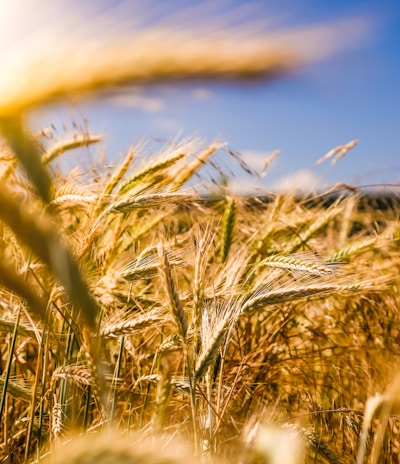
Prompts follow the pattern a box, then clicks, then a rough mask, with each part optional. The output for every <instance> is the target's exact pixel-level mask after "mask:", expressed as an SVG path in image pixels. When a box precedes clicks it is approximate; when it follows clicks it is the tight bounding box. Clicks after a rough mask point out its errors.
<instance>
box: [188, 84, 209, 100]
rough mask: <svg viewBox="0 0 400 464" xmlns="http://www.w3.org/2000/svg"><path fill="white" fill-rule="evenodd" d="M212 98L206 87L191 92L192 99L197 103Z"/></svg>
mask: <svg viewBox="0 0 400 464" xmlns="http://www.w3.org/2000/svg"><path fill="white" fill-rule="evenodd" d="M212 96H213V93H212V92H211V90H210V89H207V88H206V87H196V88H195V89H193V91H192V97H193V98H194V99H195V100H198V101H205V100H209V99H210V98H211V97H212Z"/></svg>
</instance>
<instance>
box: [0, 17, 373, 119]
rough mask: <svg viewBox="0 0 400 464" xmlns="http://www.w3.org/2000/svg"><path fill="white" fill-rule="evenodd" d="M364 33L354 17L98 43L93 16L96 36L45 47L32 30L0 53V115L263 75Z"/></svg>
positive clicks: (156, 31)
mask: <svg viewBox="0 0 400 464" xmlns="http://www.w3.org/2000/svg"><path fill="white" fill-rule="evenodd" d="M113 27H114V28H115V27H116V26H115V25H114V26H113V24H112V23H111V24H110V28H111V29H112V28H113ZM364 31H365V22H363V21H362V20H347V21H342V22H341V23H340V22H336V23H333V22H332V23H330V24H329V23H326V24H323V25H317V26H308V27H303V28H297V29H294V28H293V29H292V30H286V31H284V30H283V31H280V32H275V33H265V32H261V31H257V33H254V32H253V30H252V24H249V25H248V26H247V27H246V26H242V27H236V28H227V27H225V28H224V27H223V26H222V27H220V28H219V29H217V30H212V29H210V28H209V27H207V26H203V27H200V28H197V29H195V30H193V29H189V28H186V29H185V28H183V27H181V28H180V30H179V29H177V28H176V27H174V28H172V27H164V28H161V27H148V28H147V29H144V28H142V29H138V30H136V31H133V32H131V33H130V34H125V35H122V34H120V35H119V36H118V34H114V36H113V39H112V40H109V41H107V42H105V41H104V39H103V35H104V24H102V23H101V21H99V24H98V26H97V31H96V33H97V36H96V34H95V33H93V30H92V35H91V36H90V39H85V37H79V36H74V35H73V34H69V35H67V36H66V37H65V38H64V40H61V41H55V43H54V44H53V43H50V44H49V43H48V41H46V42H45V43H43V42H40V41H39V40H38V39H39V37H36V36H34V35H33V36H30V37H28V40H29V41H28V43H25V42H21V46H20V48H19V49H18V48H14V49H12V51H13V53H12V54H8V53H6V52H3V54H2V55H0V58H1V61H2V70H3V72H2V74H1V77H0V88H1V89H2V92H1V96H0V117H1V116H5V115H13V114H16V113H20V112H22V111H24V110H25V109H27V108H30V107H32V106H37V105H41V104H43V103H46V102H48V101H50V100H52V99H54V98H59V97H64V96H66V95H72V94H82V93H83V92H88V91H93V90H102V89H104V88H107V87H110V86H115V85H121V84H126V83H137V82H146V81H151V80H167V79H171V78H174V79H176V78H185V79H190V78H194V77H196V78H198V77H209V76H213V77H225V78H226V77H227V76H228V77H240V78H244V77H254V76H262V77H263V78H264V79H265V78H267V77H270V76H275V75H276V74H279V73H285V72H288V71H289V70H291V69H293V68H294V67H297V66H299V65H300V64H304V63H308V62H311V61H315V60H318V59H320V58H321V57H324V56H326V55H328V54H329V53H331V52H332V51H335V50H337V49H340V48H341V47H342V46H343V44H344V43H345V42H346V39H347V41H349V40H350V39H351V38H354V37H357V36H360V35H361V34H362V33H363V32H364ZM41 32H42V33H43V31H41ZM43 36H44V37H45V36H46V34H44V33H43ZM46 40H47V39H46ZM31 44H33V45H31ZM160 44H162V49H161V48H160ZM28 45H30V47H29V46H28ZM16 76H17V78H16Z"/></svg>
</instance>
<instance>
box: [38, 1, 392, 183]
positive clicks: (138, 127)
mask: <svg viewBox="0 0 400 464" xmlns="http://www.w3.org/2000/svg"><path fill="white" fill-rule="evenodd" d="M111 3H112V2H111ZM186 3H187V2H181V5H179V3H176V2H175V4H174V7H175V9H177V10H179V8H180V7H181V6H182V4H186ZM244 3H249V2H238V1H237V2H229V4H228V8H232V7H234V6H235V5H236V7H240V5H242V6H243V4H244ZM224 8H226V6H224ZM253 8H255V11H257V17H260V18H262V17H263V15H265V17H266V18H267V17H270V18H271V17H277V18H279V21H280V23H281V24H283V25H284V26H291V25H301V24H303V25H306V24H310V23H316V22H321V21H326V20H333V19H343V18H346V17H360V16H362V17H363V18H365V19H366V21H367V22H368V24H369V32H368V33H367V34H366V35H365V37H363V38H362V39H361V40H358V41H357V43H355V44H354V43H351V42H350V43H349V46H348V48H343V49H342V50H341V51H340V52H338V53H336V54H335V55H334V56H331V57H328V58H326V59H324V60H322V61H319V62H316V63H313V64H308V65H306V66H304V67H301V68H299V69H297V70H296V71H295V72H293V73H292V74H291V75H288V76H286V77H280V78H277V79H275V80H273V81H269V82H267V83H263V82H252V83H250V82H247V83H244V84H240V83H237V82H229V83H222V82H218V83H215V82H207V81H204V82H203V81H199V82H195V83H190V84H188V83H186V84H182V83H177V84H168V85H164V86H162V85H152V86H151V87H148V88H145V89H141V90H140V94H138V93H137V90H132V91H130V92H126V93H124V96H123V97H122V98H121V97H118V98H106V99H103V100H101V101H97V102H84V101H82V102H78V104H77V106H76V107H74V108H71V106H68V105H67V106H61V107H60V106H57V107H56V108H52V109H50V110H46V111H44V110H41V111H40V112H39V113H36V114H35V124H37V125H46V124H47V123H48V121H52V122H55V123H56V125H57V124H62V123H65V125H67V126H68V124H70V122H71V118H73V119H78V120H79V119H80V118H82V117H85V118H87V120H88V122H89V128H90V129H92V130H93V131H102V132H104V133H105V134H106V146H107V152H108V156H109V158H110V157H111V158H112V157H113V156H114V155H115V156H117V155H118V154H121V153H125V152H126V151H127V150H128V148H129V146H130V144H131V143H132V142H134V141H138V140H141V139H143V138H171V137H174V136H176V135H177V134H182V136H189V135H192V134H196V135H198V136H200V137H203V138H205V139H206V140H208V141H212V140H214V139H215V138H216V137H218V138H219V139H220V140H224V141H226V142H228V144H229V146H230V147H231V148H233V149H235V150H237V151H239V152H241V153H242V154H243V157H244V158H245V160H246V159H247V161H248V162H249V163H250V164H252V165H253V166H254V167H255V168H258V167H259V166H261V164H262V162H263V161H264V159H265V157H266V156H267V154H268V153H271V152H272V151H274V150H276V149H278V150H280V151H281V155H280V157H279V158H278V159H277V160H276V161H275V162H274V164H273V166H272V167H271V170H270V173H269V175H268V176H267V177H266V178H265V179H264V180H263V182H264V183H265V185H266V186H267V187H273V186H274V185H276V183H277V182H278V179H280V178H282V177H285V176H292V179H294V178H296V176H297V177H299V178H300V179H302V180H303V181H304V182H310V183H312V181H313V179H314V178H318V179H319V181H320V182H321V183H336V182H339V181H345V182H348V183H352V184H356V185H363V184H376V183H396V182H397V183H400V137H399V134H400V91H399V78H400V2H399V1H395V0H393V1H391V0H383V1H378V0H366V1H358V0H353V1H327V0H325V1H317V0H304V1H294V0H292V1H288V0H287V1H280V2H278V1H271V2H266V1H255V2H253ZM138 106H142V108H138ZM353 139H358V140H359V141H360V143H359V145H358V146H357V147H355V148H354V149H353V150H352V151H350V152H349V153H348V154H347V155H346V157H345V158H343V159H342V160H340V161H339V162H338V163H337V164H336V165H335V166H330V164H329V163H324V164H323V165H322V166H319V167H318V168H316V167H315V166H314V164H315V161H316V160H317V159H318V158H320V157H321V156H323V155H324V154H325V153H326V152H328V151H329V150H330V149H332V148H334V147H335V146H337V145H341V144H345V143H347V142H349V141H351V140H353ZM299 172H300V173H303V177H302V176H301V175H299ZM307 176H309V177H307ZM310 185H311V184H310Z"/></svg>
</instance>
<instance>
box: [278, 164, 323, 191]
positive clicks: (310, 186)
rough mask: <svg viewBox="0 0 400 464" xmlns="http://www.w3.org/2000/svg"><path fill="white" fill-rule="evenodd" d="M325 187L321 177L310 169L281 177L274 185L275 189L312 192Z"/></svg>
mask: <svg viewBox="0 0 400 464" xmlns="http://www.w3.org/2000/svg"><path fill="white" fill-rule="evenodd" d="M321 187H323V183H322V182H321V179H320V178H319V177H317V176H316V175H315V174H314V173H313V172H312V171H310V170H309V169H302V170H300V171H296V172H294V173H292V174H289V175H287V176H283V177H281V178H280V179H279V180H278V181H277V182H275V183H274V184H273V186H272V189H273V190H280V191H288V190H290V191H295V190H296V191H300V192H306V193H307V192H312V191H315V190H319V189H321Z"/></svg>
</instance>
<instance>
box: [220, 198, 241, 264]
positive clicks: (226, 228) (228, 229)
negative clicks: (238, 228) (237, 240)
mask: <svg viewBox="0 0 400 464" xmlns="http://www.w3.org/2000/svg"><path fill="white" fill-rule="evenodd" d="M236 215H237V204H236V200H235V198H233V197H231V198H229V199H228V203H227V205H226V208H225V211H224V215H223V217H222V228H221V229H222V234H221V248H220V258H221V261H222V262H223V263H224V262H225V261H226V260H227V258H228V254H229V250H230V249H231V246H232V242H233V235H234V232H235V223H236Z"/></svg>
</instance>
